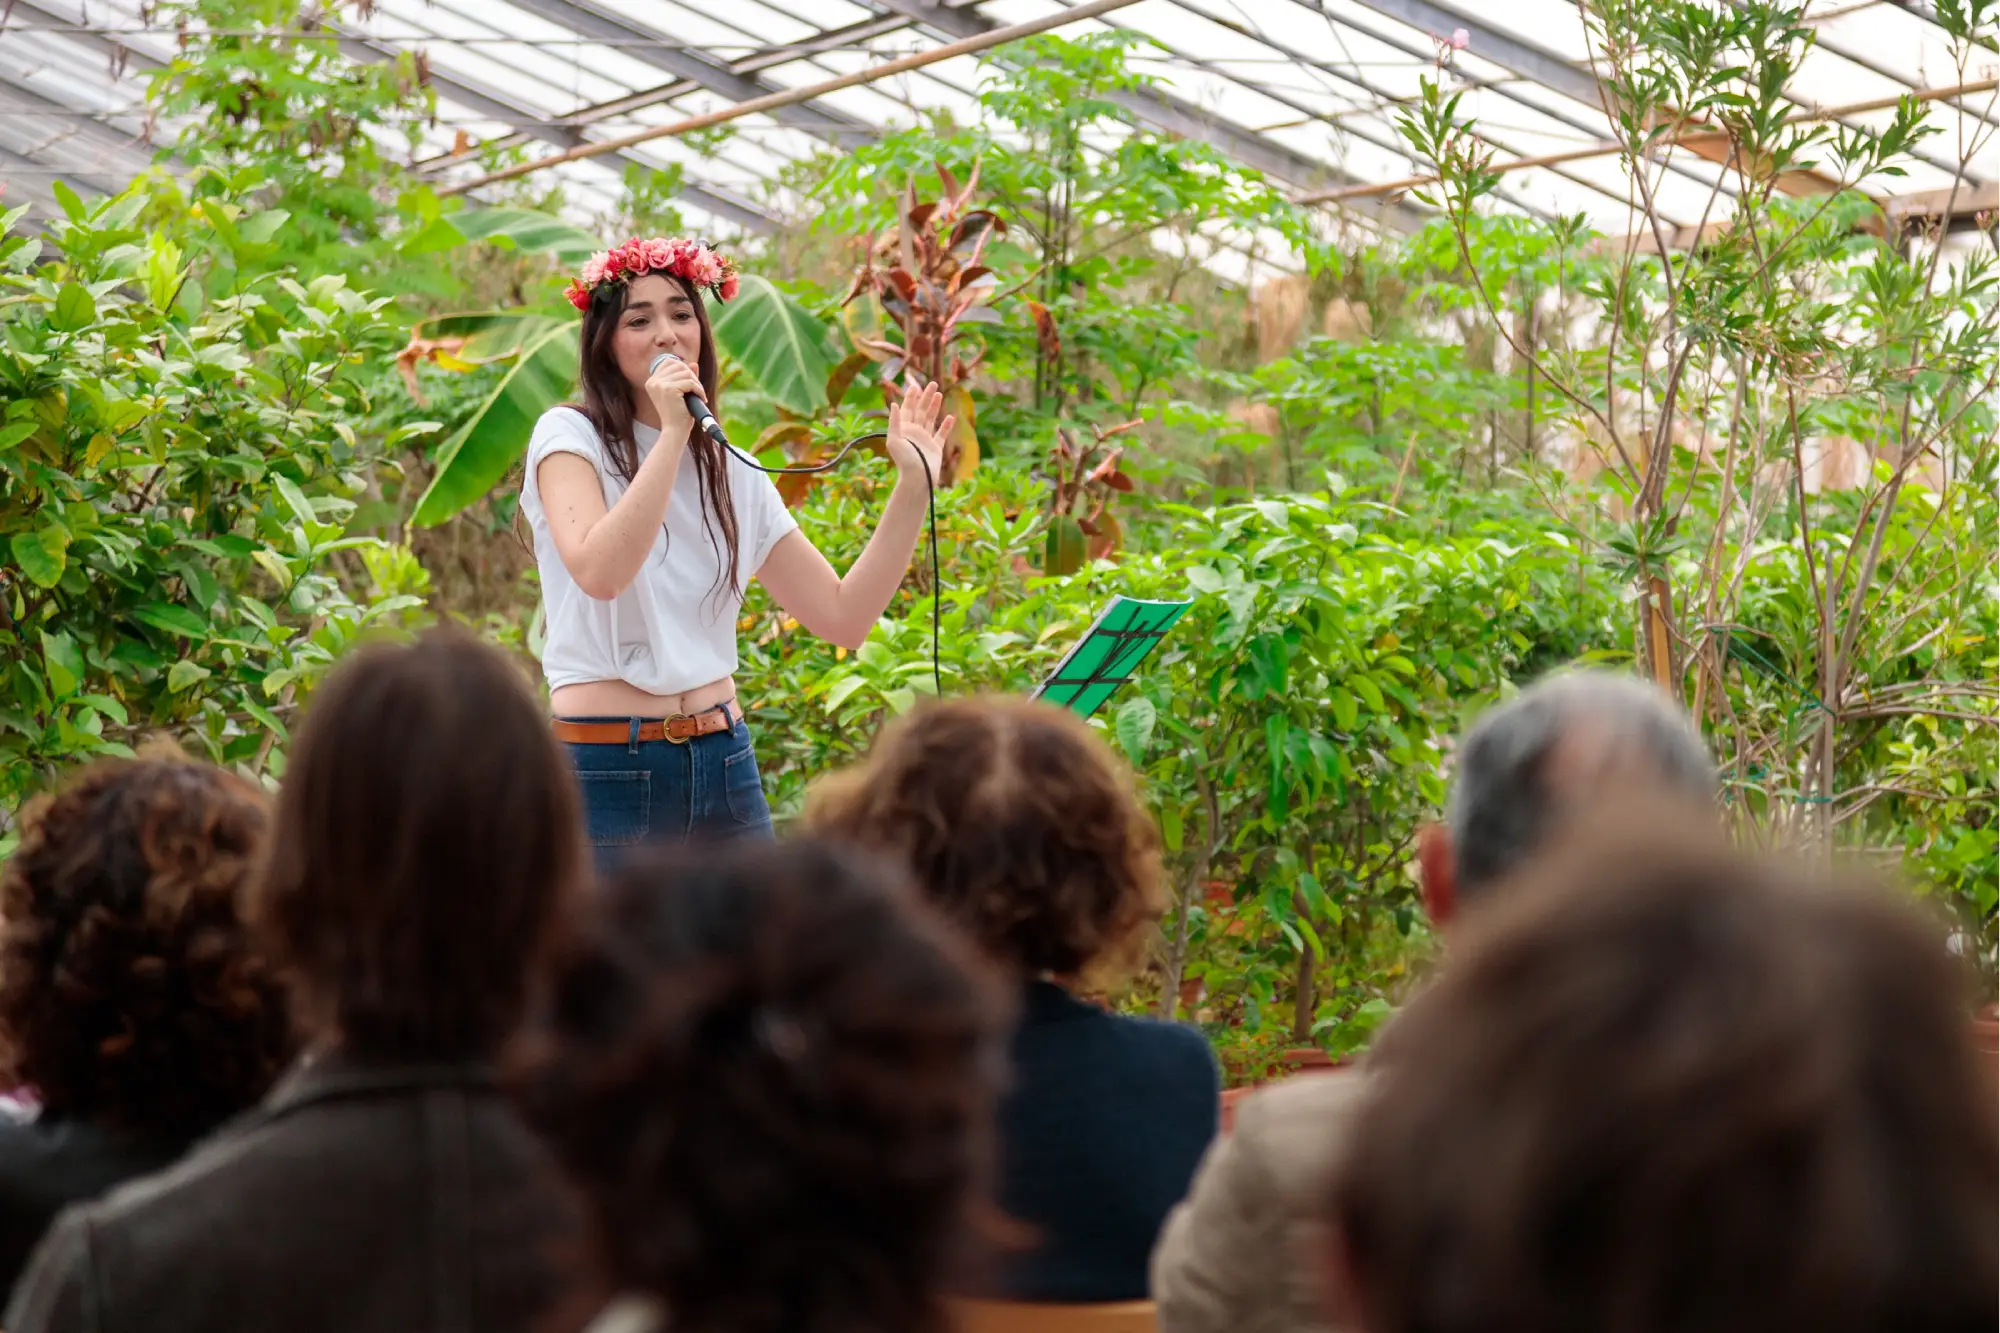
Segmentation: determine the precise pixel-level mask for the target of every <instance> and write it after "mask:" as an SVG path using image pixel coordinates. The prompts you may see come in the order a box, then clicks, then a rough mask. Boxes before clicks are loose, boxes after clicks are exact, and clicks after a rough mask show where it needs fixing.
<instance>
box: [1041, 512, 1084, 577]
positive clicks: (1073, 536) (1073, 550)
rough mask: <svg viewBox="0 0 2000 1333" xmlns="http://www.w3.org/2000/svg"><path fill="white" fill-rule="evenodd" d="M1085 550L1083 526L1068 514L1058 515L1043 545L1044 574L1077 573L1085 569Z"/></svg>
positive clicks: (1050, 524)
mask: <svg viewBox="0 0 2000 1333" xmlns="http://www.w3.org/2000/svg"><path fill="white" fill-rule="evenodd" d="M1083 549H1084V548H1083V526H1082V525H1081V524H1079V523H1078V522H1077V521H1076V520H1075V519H1073V518H1071V517H1070V516H1069V515H1068V514H1057V515H1056V516H1055V518H1054V519H1052V520H1051V521H1050V523H1049V531H1048V536H1047V537H1046V538H1045V539H1044V541H1043V543H1042V573H1044V574H1055V575H1066V574H1074V573H1076V571H1077V570H1079V569H1082V568H1083Z"/></svg>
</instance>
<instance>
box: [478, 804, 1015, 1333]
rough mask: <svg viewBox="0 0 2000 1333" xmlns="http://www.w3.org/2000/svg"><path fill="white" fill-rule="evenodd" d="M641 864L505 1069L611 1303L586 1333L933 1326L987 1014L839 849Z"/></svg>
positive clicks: (972, 1147)
mask: <svg viewBox="0 0 2000 1333" xmlns="http://www.w3.org/2000/svg"><path fill="white" fill-rule="evenodd" d="M647 855H648V856H649V857H650V859H644V860H640V861H637V862H636V863H633V864H630V865H628V866H627V867H626V868H625V869H623V870H622V871H621V873H620V875H619V877H618V878H617V880H616V881H614V883H613V884H612V886H611V888H610V891H609V893H608V895H607V896H606V898H605V900H604V901H603V903H602V904H601V906H600V907H599V909H598V911H597V912H596V916H595V923H594V926H593V927H592V928H591V930H590V932H589V934H588V937H587V938H586V939H585V940H584V941H583V942H582V943H581V944H580V946H579V947H578V948H577V949H576V950H575V952H574V953H573V954H572V956H570V957H569V958H567V959H566V960H565V961H564V963H563V964H562V966H561V968H560V971H559V975H558V978H557V981H556V986H555V991H554V997H553V1002H552V1004H551V1006H550V1012H549V1014H548V1016H547V1017H546V1019H545V1020H544V1021H542V1022H540V1023H538V1024H537V1025H536V1026H535V1027H533V1028H532V1029H530V1031H529V1032H528V1034H527V1035H526V1036H525V1037H524V1039H523V1041H522V1044H521V1050H520V1052H519V1055H518V1058H517V1059H516V1061H515V1062H514V1074H515V1082H516V1085H517V1090H518V1093H519V1096H520V1099H521V1101H522V1104H523V1105H524V1106H525V1107H527V1109H528V1114H529V1116H530V1118H531V1119H532V1120H533V1121H534V1122H535V1123H536V1124H537V1125H538V1126H539V1127H540V1128H541V1130H542V1131H543V1133H544V1134H545V1136H546V1137H547V1138H548V1140H549V1141H550V1142H551V1143H552V1144H553V1145H554V1147H555V1150H556V1153H557V1155H558V1157H559V1158H560V1159H561V1161H562V1164H563V1166H564V1167H565V1168H566V1170H567V1173H568V1175H569V1176H570V1178H571V1179H572V1180H573V1181H574V1183H575V1185H576V1187H577V1189H578V1191H579V1193H580V1194H581V1195H582V1197H583V1199H584V1201H585V1202H584V1212H585V1214H586V1216H587V1218H588V1219H589V1225H588V1235H589V1245H588V1256H589V1257H588V1267H589V1268H590V1269H591V1278H592V1279H593V1280H592V1281H591V1282H590V1283H589V1284H588V1286H587V1287H586V1290H588V1291H592V1292H597V1293H606V1292H609V1293H622V1295H620V1296H619V1297H618V1298H617V1299H616V1300H615V1301H614V1302H613V1303H612V1305H611V1306H610V1307H609V1308H608V1309H607V1310H606V1311H605V1312H604V1313H603V1314H602V1315H601V1316H600V1317H599V1318H598V1319H597V1320H596V1321H595V1323H594V1324H593V1325H592V1327H593V1329H594V1330H597V1331H598V1333H613V1331H614V1330H619V1331H621V1333H623V1331H628V1330H629V1331H630V1333H639V1331H640V1330H653V1329H665V1328H671V1329H673V1330H674V1333H857V1331H860V1330H865V1333H933V1331H934V1330H939V1329H941V1328H943V1327H944V1314H943V1310H942V1306H941V1299H940V1294H939V1293H940V1290H941V1288H942V1287H943V1285H944V1283H945V1279H946V1277H947V1275H948V1272H949V1265H950V1264H951V1263H952V1262H953V1261H954V1260H955V1259H958V1258H960V1257H962V1255H963V1249H962V1246H961V1239H962V1237H963V1236H964V1235H965V1234H966V1224H967V1223H968V1222H969V1221H971V1220H972V1218H973V1211H972V1209H973V1205H974V1203H975V1201H976V1200H977V1198H978V1196H979V1190H980V1187H981V1186H983V1185H984V1183H985V1180H986V1176H987V1158H988V1156H989V1152H990V1140H991V1118H992V1106H993V1099H994V1097H995V1095H996V1094H997V1092H998V1084H999V1080H1000V1072H1001V1071H1000V1044H1001V1041H1002V1038H1003V1036H1004V1034H1005V1030H1006V1026H1007V1022H1008V1013H1007V994H1006V991H1005V990H1004V989H1002V988H1001V987H1000V986H999V984H998V982H997V978H995V977H993V976H992V975H991V973H990V972H989V970H988V968H987V965H986V964H985V963H984V962H983V961H981V960H980V959H979V958H978V957H977V956H976V955H974V954H973V953H972V951H971V950H970V948H969V947H968V946H967V945H965V944H964V943H963V942H962V941H961V940H960V937H959V936H958V934H957V932H955V931H953V930H951V929H950V928H949V927H948V926H947V925H945V923H944V922H942V921H941V920H939V919H938V918H936V917H935V916H934V914H933V913H932V912H931V911H930V910H929V909H928V908H926V907H924V906H923V905H922V904H921V903H920V902H919V901H918V900H917V898H916V897H915V895H914V894H912V893H911V892H909V890H908V889H907V888H906V887H905V885H904V883H903V881H902V879H901V878H900V875H899V874H898V872H895V871H893V870H891V869H890V868H889V867H887V866H885V865H880V864H876V863H874V862H871V861H867V860H863V859H860V858H858V857H857V856H856V855H855V854H854V853H852V852H839V851H835V850H832V849H830V848H829V847H827V846H825V845H822V844H818V843H814V842H811V841H798V842H792V843H789V844H787V845H785V846H783V847H772V846H768V845H765V846H750V847H739V848H734V849H730V848H716V849H712V850H696V851H692V852H689V851H683V852H678V853H672V854H665V853H657V852H655V853H649V854H647ZM568 1326H573V1324H572V1325H568Z"/></svg>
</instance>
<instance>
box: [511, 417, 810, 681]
mask: <svg viewBox="0 0 2000 1333" xmlns="http://www.w3.org/2000/svg"><path fill="white" fill-rule="evenodd" d="M632 434H633V438H634V442H635V443H636V444H637V445H638V447H639V458H640V460H641V461H644V459H645V457H646V455H647V453H648V452H650V451H651V449H652V447H653V442H654V441H656V440H658V439H659V438H660V432H659V431H657V430H655V429H654V428H653V427H651V426H646V425H642V424H637V423H635V424H634V425H633V427H632ZM550 454H576V455H577V456H578V457H581V458H587V459H589V460H590V463H591V465H592V466H593V467H595V468H596V469H597V477H598V481H599V482H600V483H601V484H602V485H603V487H604V504H605V507H606V508H609V507H610V506H612V505H614V504H616V503H617V502H618V497H619V496H621V495H623V494H624V493H625V479H624V478H623V477H621V476H619V475H618V470H617V469H616V468H615V467H614V466H612V463H611V460H610V458H609V457H607V456H606V454H605V450H604V446H603V444H602V442H601V441H599V439H598V438H597V431H596V430H595V428H593V427H592V426H591V424H590V421H589V420H588V419H587V418H586V417H585V416H584V415H583V413H581V412H578V411H576V410H574V409H573V408H568V407H554V408H550V409H549V410H548V411H547V412H544V413H543V414H542V419H541V420H540V421H537V422H536V423H535V433H534V435H533V436H532V437H531V438H530V439H529V441H528V475H527V476H526V477H525V478H524V479H523V480H522V483H521V512H522V513H524V514H526V515H527V517H528V523H529V525H530V526H531V527H532V528H533V529H534V533H535V563H536V565H537V566H538V567H539V568H540V569H541V574H542V604H543V606H544V607H545V608H546V609H547V614H546V617H545V625H544V632H545V640H544V643H543V646H542V674H543V675H545V676H547V677H548V682H549V688H550V689H552V690H554V689H560V688H561V687H562V686H564V685H578V684H582V683H585V682H588V681H594V680H622V681H626V682H627V683H629V684H631V685H634V686H636V687H637V688H639V689H642V690H645V691H646V692H647V693H649V694H682V693H685V692H686V691H688V690H692V689H695V688H697V687H698V686H702V685H707V684H710V683H711V682H713V681H718V680H721V679H722V678H723V677H724V676H728V675H731V674H733V673H734V672H735V670H736V616H737V613H738V611H740V610H741V609H742V606H743V589H742V588H730V587H721V588H719V589H718V587H717V580H718V579H720V578H721V577H722V574H723V571H724V570H725V569H726V568H727V567H728V566H727V563H726V562H725V561H724V560H723V557H722V552H721V551H720V550H719V549H718V547H717V545H716V542H719V541H720V540H721V533H720V532H717V533H716V534H715V536H714V538H713V540H712V539H711V537H710V534H709V530H708V527H707V524H706V523H705V521H704V517H703V514H702V505H701V481H700V475H701V473H700V469H699V468H697V467H696V466H695V463H694V459H693V458H692V457H684V458H682V460H681V465H680V468H679V469H678V470H677V471H676V472H675V474H674V493H673V496H672V498H671V499H669V500H668V502H667V518H666V523H665V524H664V525H663V527H662V530H661V531H660V533H659V534H658V535H657V536H655V537H654V538H653V549H652V550H651V551H650V552H648V553H647V556H646V563H645V564H644V565H642V566H640V568H639V572H638V574H636V575H634V576H633V579H632V582H631V583H630V584H629V585H627V586H626V588H625V591H623V592H621V593H619V594H618V595H617V596H616V597H614V598H612V599H611V600H610V601H608V602H607V601H599V600H598V599H597V598H595V597H591V596H589V595H587V594H586V593H585V592H584V591H583V589H581V588H579V587H577V586H576V580H575V579H574V578H571V577H570V572H569V569H568V567H567V566H565V565H564V564H563V562H562V557H561V556H560V555H559V554H557V552H556V544H555V539H554V538H553V537H551V536H550V535H549V518H548V513H547V511H546V510H544V509H543V507H542V491H541V483H540V479H539V478H538V477H537V476H536V473H537V472H538V471H539V469H540V468H541V465H542V460H543V459H545V458H547V457H548V456H549V455H550ZM728 457H729V495H730V499H731V501H732V503H733V505H734V507H735V510H736V533H737V549H738V552H739V555H740V559H739V560H738V562H737V567H738V571H739V574H740V575H741V577H742V578H743V579H744V580H745V581H746V582H747V581H748V580H749V579H750V578H751V576H752V575H754V574H755V573H756V572H757V571H758V570H759V569H761V568H763V565H764V560H765V558H766V557H767V556H769V555H770V554H771V548H772V547H774V546H776V545H777V544H778V541H779V539H780V538H782V537H783V536H784V535H785V534H786V533H788V532H791V531H792V530H794V529H795V528H797V527H798V521H797V520H796V519H794V518H793V517H792V514H791V511H790V510H788V509H786V508H785V502H784V500H783V499H782V498H780V496H779V495H778V488H777V487H776V486H774V485H773V484H772V483H771V479H770V477H769V476H767V475H765V474H764V473H762V472H759V471H757V470H756V469H755V468H753V467H748V466H745V465H744V464H743V462H742V461H741V460H740V459H738V458H736V457H735V455H733V454H732V455H729V456H728ZM669 533H671V534H672V540H671V541H669V540H668V534H669Z"/></svg>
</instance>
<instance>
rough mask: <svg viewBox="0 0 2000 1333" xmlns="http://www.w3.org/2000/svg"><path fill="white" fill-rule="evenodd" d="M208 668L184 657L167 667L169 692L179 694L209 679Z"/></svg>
mask: <svg viewBox="0 0 2000 1333" xmlns="http://www.w3.org/2000/svg"><path fill="white" fill-rule="evenodd" d="M208 674H209V672H208V668H207V667H205V666H203V665H201V664H200V663H199V662H193V661H190V660H188V659H187V658H185V657H183V658H182V659H181V660H180V661H178V662H176V663H174V664H173V665H172V666H171V667H169V668H168V669H167V693H169V694H179V693H180V692H181V691H182V690H185V689H189V688H191V687H192V686H194V685H196V684H198V683H199V682H201V681H204V680H207V679H208Z"/></svg>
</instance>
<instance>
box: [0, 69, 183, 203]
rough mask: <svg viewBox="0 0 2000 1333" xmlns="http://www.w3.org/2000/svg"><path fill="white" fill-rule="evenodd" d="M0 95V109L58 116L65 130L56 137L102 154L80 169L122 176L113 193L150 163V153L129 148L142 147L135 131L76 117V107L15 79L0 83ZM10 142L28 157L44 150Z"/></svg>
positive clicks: (19, 154)
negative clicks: (63, 122)
mask: <svg viewBox="0 0 2000 1333" xmlns="http://www.w3.org/2000/svg"><path fill="white" fill-rule="evenodd" d="M0 99H5V100H0V112H11V113H13V114H14V115H18V116H23V117H34V116H36V115H51V116H59V117H62V118H63V120H64V121H65V123H66V124H67V125H68V126H69V129H68V131H67V132H66V133H65V134H63V135H61V136H59V138H60V139H63V140H75V141H77V142H79V143H80V144H82V145H84V146H86V147H88V148H90V149H91V150H92V151H94V152H96V153H97V154H98V155H99V156H101V157H102V158H103V161H101V162H100V163H98V164H97V165H95V166H92V167H86V168H82V169H80V170H81V172H82V173H83V174H87V175H95V174H97V173H99V172H105V173H111V174H110V175H107V176H105V179H107V180H108V179H113V178H114V177H116V176H122V177H123V179H120V180H119V181H118V183H117V185H116V186H115V187H114V188H113V189H112V190H111V191H109V192H110V193H113V194H115V193H117V191H118V190H122V189H124V188H125V181H128V180H130V179H131V178H132V177H134V176H136V175H138V174H139V173H140V172H142V171H144V170H145V169H146V168H147V167H149V166H151V165H152V164H153V159H152V157H151V155H150V154H146V155H144V156H141V155H138V154H135V153H134V152H133V149H134V148H143V147H144V141H143V140H142V139H140V138H139V137H138V136H137V135H134V134H128V133H126V132H124V131H123V130H120V129H118V128H117V127H116V126H114V125H108V124H106V123H105V122H103V121H101V120H89V119H78V118H77V117H75V115H74V114H73V113H74V112H75V111H76V110H77V108H76V107H73V106H66V105H64V104H63V103H61V102H57V101H55V100H53V99H51V98H47V97H44V96H42V94H40V93H38V92H36V91H34V90H33V89H32V88H28V87H26V86H24V85H22V84H18V83H9V84H0ZM14 142H15V152H16V155H17V156H23V157H27V158H29V159H30V160H34V157H35V154H37V153H39V152H42V151H44V148H43V147H41V146H35V147H30V146H27V145H24V144H22V143H21V141H20V140H18V139H16V140H15V141H14ZM41 165H45V166H46V165H49V164H47V163H42V164H41Z"/></svg>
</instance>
